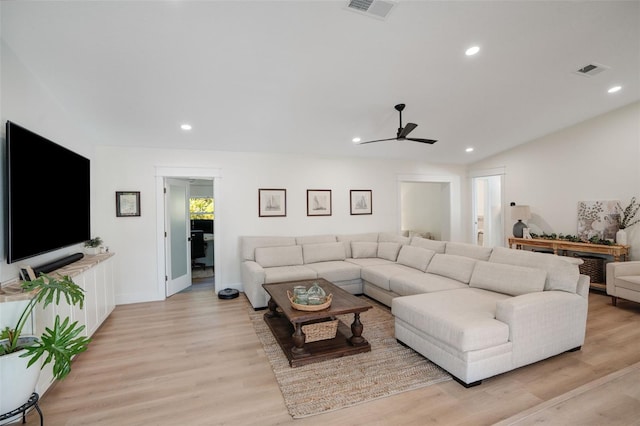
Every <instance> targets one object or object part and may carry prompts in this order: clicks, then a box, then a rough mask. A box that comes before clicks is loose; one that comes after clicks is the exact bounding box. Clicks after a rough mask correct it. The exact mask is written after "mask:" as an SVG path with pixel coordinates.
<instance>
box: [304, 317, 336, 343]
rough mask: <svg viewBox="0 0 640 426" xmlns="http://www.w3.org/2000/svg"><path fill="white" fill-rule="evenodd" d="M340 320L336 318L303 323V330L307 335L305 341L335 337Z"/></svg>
mask: <svg viewBox="0 0 640 426" xmlns="http://www.w3.org/2000/svg"><path fill="white" fill-rule="evenodd" d="M339 322H340V320H339V319H337V318H336V319H328V320H326V321H320V322H314V323H310V324H305V325H303V326H302V331H303V333H304V334H305V335H306V338H305V343H311V342H317V341H318V340H327V339H333V338H334V337H336V333H337V331H338V323H339Z"/></svg>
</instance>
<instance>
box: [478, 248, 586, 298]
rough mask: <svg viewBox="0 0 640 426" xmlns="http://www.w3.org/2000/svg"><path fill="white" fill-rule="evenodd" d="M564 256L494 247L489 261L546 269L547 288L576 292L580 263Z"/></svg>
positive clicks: (545, 285)
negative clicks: (568, 259) (577, 263)
mask: <svg viewBox="0 0 640 426" xmlns="http://www.w3.org/2000/svg"><path fill="white" fill-rule="evenodd" d="M564 257H565V256H556V255H555V254H549V253H535V252H531V251H526V250H514V249H509V248H506V247H494V249H493V252H492V253H491V257H490V258H489V262H495V263H505V264H507V265H516V266H525V267H529V268H539V269H544V270H545V271H547V279H546V281H545V284H544V289H545V290H561V291H568V292H570V293H575V292H576V291H577V287H578V278H579V277H580V270H579V269H578V265H576V264H575V263H572V262H569V261H567V260H565V259H563V258H564Z"/></svg>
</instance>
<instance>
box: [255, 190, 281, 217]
mask: <svg viewBox="0 0 640 426" xmlns="http://www.w3.org/2000/svg"><path fill="white" fill-rule="evenodd" d="M286 215H287V190H286V189H258V216H260V217H278V216H280V217H282V216H286Z"/></svg>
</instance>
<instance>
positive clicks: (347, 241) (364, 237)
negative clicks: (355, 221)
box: [336, 232, 378, 257]
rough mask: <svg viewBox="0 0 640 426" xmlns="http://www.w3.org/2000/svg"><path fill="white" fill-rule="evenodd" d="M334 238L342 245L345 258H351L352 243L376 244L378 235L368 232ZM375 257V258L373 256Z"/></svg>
mask: <svg viewBox="0 0 640 426" xmlns="http://www.w3.org/2000/svg"><path fill="white" fill-rule="evenodd" d="M336 238H337V239H338V241H341V242H342V243H344V249H345V253H346V255H347V257H353V256H352V255H351V242H352V241H368V242H373V243H377V242H378V233H377V232H370V233H368V234H347V235H337V236H336ZM374 257H375V256H374Z"/></svg>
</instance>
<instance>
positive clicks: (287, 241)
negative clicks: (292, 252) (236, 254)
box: [240, 237, 296, 260]
mask: <svg viewBox="0 0 640 426" xmlns="http://www.w3.org/2000/svg"><path fill="white" fill-rule="evenodd" d="M295 245H296V239H295V238H294V237H240V247H241V248H240V253H241V256H242V260H256V248H258V247H282V246H295Z"/></svg>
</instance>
